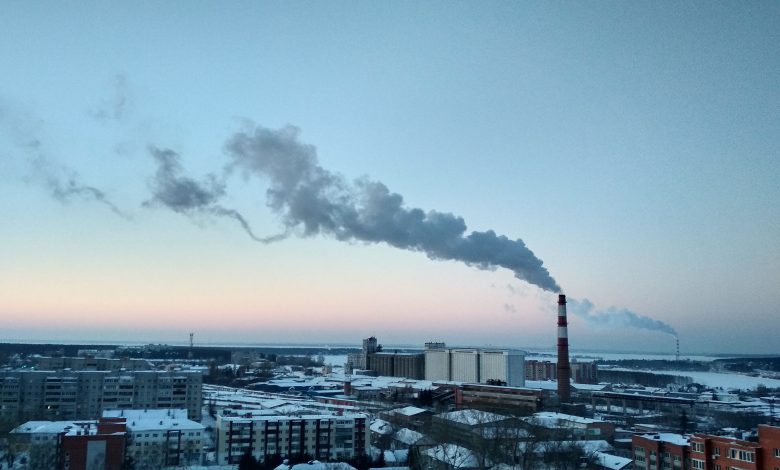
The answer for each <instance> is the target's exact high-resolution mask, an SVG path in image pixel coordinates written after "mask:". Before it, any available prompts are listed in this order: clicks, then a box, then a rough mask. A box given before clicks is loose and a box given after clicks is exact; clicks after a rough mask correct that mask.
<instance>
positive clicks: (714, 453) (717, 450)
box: [712, 447, 720, 455]
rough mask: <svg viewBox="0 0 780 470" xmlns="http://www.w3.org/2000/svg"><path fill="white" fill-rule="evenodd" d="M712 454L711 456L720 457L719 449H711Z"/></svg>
mask: <svg viewBox="0 0 780 470" xmlns="http://www.w3.org/2000/svg"><path fill="white" fill-rule="evenodd" d="M712 454H713V455H720V447H716V448H715V449H713V450H712Z"/></svg>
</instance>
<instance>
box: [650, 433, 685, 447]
mask: <svg viewBox="0 0 780 470" xmlns="http://www.w3.org/2000/svg"><path fill="white" fill-rule="evenodd" d="M640 437H644V438H645V439H650V440H653V441H661V442H668V443H670V444H674V445H678V446H687V445H688V436H683V435H682V434H675V433H672V432H654V433H651V434H640Z"/></svg>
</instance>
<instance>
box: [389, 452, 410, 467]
mask: <svg viewBox="0 0 780 470" xmlns="http://www.w3.org/2000/svg"><path fill="white" fill-rule="evenodd" d="M384 458H385V464H399V463H406V462H408V461H409V449H397V450H386V451H385V452H384Z"/></svg>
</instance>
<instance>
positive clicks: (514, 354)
mask: <svg viewBox="0 0 780 470" xmlns="http://www.w3.org/2000/svg"><path fill="white" fill-rule="evenodd" d="M426 346H427V348H426V350H425V380H453V381H457V382H468V383H491V384H495V385H509V386H513V387H522V386H523V385H525V364H524V362H525V361H524V358H525V355H524V353H523V352H522V351H518V350H512V349H470V348H469V349H466V348H447V347H446V346H444V343H428V344H426Z"/></svg>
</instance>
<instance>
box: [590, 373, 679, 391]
mask: <svg viewBox="0 0 780 470" xmlns="http://www.w3.org/2000/svg"><path fill="white" fill-rule="evenodd" d="M599 380H601V381H602V382H610V383H624V384H637V385H644V386H645V387H666V386H667V385H669V384H672V383H673V384H678V385H688V384H690V383H693V379H691V378H690V377H684V376H680V375H668V374H656V373H653V372H645V371H641V370H611V369H599Z"/></svg>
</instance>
